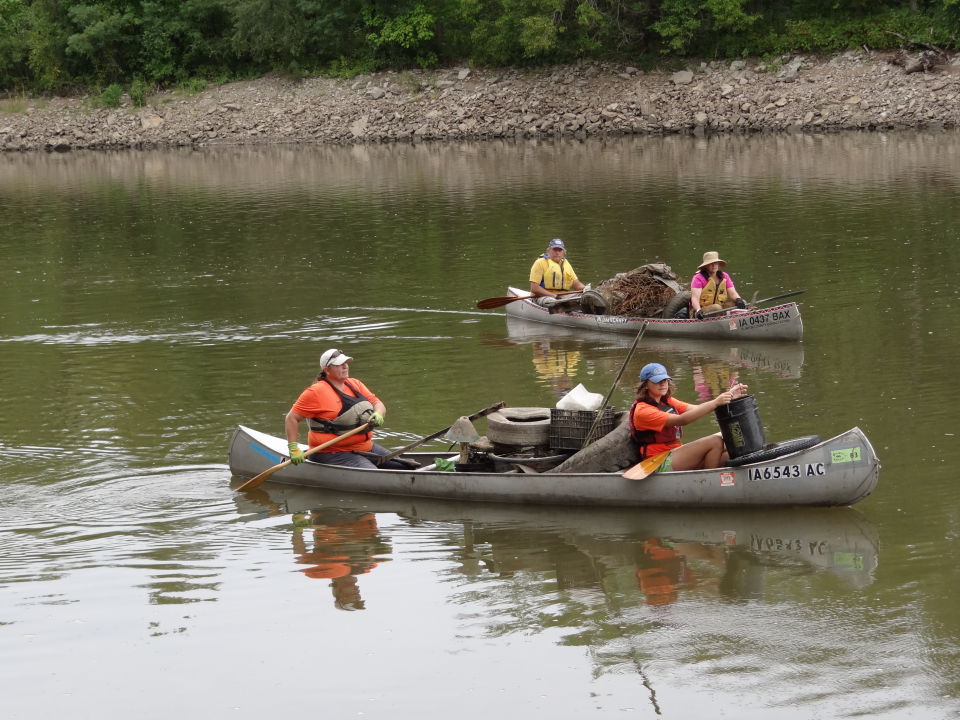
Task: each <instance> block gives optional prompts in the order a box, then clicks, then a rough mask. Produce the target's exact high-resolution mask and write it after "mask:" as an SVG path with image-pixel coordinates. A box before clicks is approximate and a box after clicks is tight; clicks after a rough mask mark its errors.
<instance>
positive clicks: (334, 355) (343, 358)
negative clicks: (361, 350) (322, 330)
mask: <svg viewBox="0 0 960 720" xmlns="http://www.w3.org/2000/svg"><path fill="white" fill-rule="evenodd" d="M350 360H353V358H352V357H350V356H349V355H344V354H343V353H342V352H340V351H339V350H337V349H336V348H330V349H329V350H327V351H326V352H324V353H323V355H321V356H320V369H321V370H326V369H327V368H328V367H330V366H331V365H343V364H344V363H345V362H349V361H350Z"/></svg>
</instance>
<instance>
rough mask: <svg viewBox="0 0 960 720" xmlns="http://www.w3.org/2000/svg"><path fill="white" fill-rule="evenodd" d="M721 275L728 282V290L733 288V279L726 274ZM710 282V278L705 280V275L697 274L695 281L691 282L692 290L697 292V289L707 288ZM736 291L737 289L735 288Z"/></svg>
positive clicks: (694, 277)
mask: <svg viewBox="0 0 960 720" xmlns="http://www.w3.org/2000/svg"><path fill="white" fill-rule="evenodd" d="M720 274H721V275H722V276H723V278H724V279H725V280H726V281H727V289H730V288H733V278H731V277H730V276H729V275H727V274H726V273H725V272H723V271H721V272H720ZM709 281H710V279H709V278H705V277H704V276H703V273H699V272H698V273H697V274H696V275H694V276H693V279H692V280H691V281H690V289H691V290H695V289H696V288H701V289H702V288H705V287H706V286H707V283H708V282H709ZM734 289H735V288H734Z"/></svg>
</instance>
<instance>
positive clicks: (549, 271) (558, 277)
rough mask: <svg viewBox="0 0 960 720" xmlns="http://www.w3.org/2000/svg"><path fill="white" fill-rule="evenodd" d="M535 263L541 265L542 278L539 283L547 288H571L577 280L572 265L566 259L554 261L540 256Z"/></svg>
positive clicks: (554, 289)
mask: <svg viewBox="0 0 960 720" xmlns="http://www.w3.org/2000/svg"><path fill="white" fill-rule="evenodd" d="M537 263H538V264H540V265H542V267H543V279H542V280H540V285H541V286H542V287H545V288H546V289H547V290H553V291H556V290H571V289H572V288H573V283H574V282H576V280H577V274H576V273H575V272H574V271H573V266H572V265H570V263H569V262H568V261H567V260H561V261H560V262H555V261H553V260H551V259H550V258H548V257H540V258H538V259H537Z"/></svg>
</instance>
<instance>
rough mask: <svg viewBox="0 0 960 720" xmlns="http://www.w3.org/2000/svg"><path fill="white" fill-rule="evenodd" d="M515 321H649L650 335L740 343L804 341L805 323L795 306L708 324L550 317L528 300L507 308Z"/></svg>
mask: <svg viewBox="0 0 960 720" xmlns="http://www.w3.org/2000/svg"><path fill="white" fill-rule="evenodd" d="M507 294H508V295H513V296H515V297H523V298H528V297H530V293H529V292H527V291H526V290H520V289H519V288H515V287H508V288H507ZM504 307H505V309H506V313H507V315H510V316H512V317H518V318H523V319H524V320H532V321H534V322H541V323H547V324H549V325H562V326H564V327H573V328H581V329H583V330H601V331H603V332H616V333H633V334H634V335H636V334H637V332H639V330H640V327H641V326H642V325H643V322H644V320H646V321H647V332H646V334H647V335H659V336H663V337H677V338H680V337H689V338H702V339H717V338H720V339H724V340H731V341H740V340H801V339H803V319H802V318H801V317H800V309H799V308H798V307H797V304H796V303H794V302H791V303H784V304H782V305H775V306H774V307H769V308H757V309H755V310H732V311H730V312H729V313H727V314H726V315H718V316H716V317H712V318H707V319H706V320H673V319H668V318H641V317H628V316H626V315H588V314H587V313H579V312H572V313H563V312H557V313H551V312H550V311H548V310H547V309H546V308H544V307H541V306H539V305H537V304H536V303H535V302H533V301H532V300H529V299H524V300H515V301H513V302H511V303H508V304H507V305H506V306H504Z"/></svg>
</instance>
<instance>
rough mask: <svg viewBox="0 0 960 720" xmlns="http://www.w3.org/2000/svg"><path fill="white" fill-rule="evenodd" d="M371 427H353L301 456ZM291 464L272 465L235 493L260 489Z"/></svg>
mask: <svg viewBox="0 0 960 720" xmlns="http://www.w3.org/2000/svg"><path fill="white" fill-rule="evenodd" d="M372 427H373V423H372V422H368V423H365V424H363V425H361V426H360V427H355V428H354V429H353V430H349V431H347V432H345V433H344V434H343V435H338V436H337V437H335V438H333V440H327V442H325V443H322V444H320V445H317V446H315V447H312V448H310V449H309V450H307V451H306V452H305V453H304V454H303V456H304V457H306V456H307V455H313V453H315V452H317V451H318V450H323V449H324V448H328V447H330V446H331V445H335V444H336V443H338V442H340V441H341V440H344V439H346V438H348V437H350V436H351V435H356V434H357V433H358V432H362V431H364V430H369V429H370V428H372ZM291 462H293V461H292V460H284V461H283V462H282V463H280V464H278V465H274V466H273V467H272V468H269V469H267V470H264V471H263V472H262V473H260V474H259V475H257V476H256V477H252V478H250V479H249V480H247V481H246V482H245V483H244V484H243V485H241V486H240V487H238V488H237V492H240V491H241V490H253V489H254V488H255V487H260V484H261V483H262V482H263V481H264V480H266V479H267V478H268V477H270V476H271V475H273V474H274V473H275V472H276V471H277V470H280V469H281V468H285V467H286V466H287V465H289V464H290V463H291Z"/></svg>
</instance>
